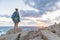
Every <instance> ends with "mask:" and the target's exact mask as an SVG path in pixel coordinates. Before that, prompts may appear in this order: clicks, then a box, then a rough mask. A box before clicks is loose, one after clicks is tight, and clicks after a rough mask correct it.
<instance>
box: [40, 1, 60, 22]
mask: <svg viewBox="0 0 60 40" xmlns="http://www.w3.org/2000/svg"><path fill="white" fill-rule="evenodd" d="M59 4H60V1H59V2H57V3H56V4H55V6H53V8H52V11H46V12H45V14H44V15H42V17H41V18H42V19H43V20H46V21H48V19H49V20H50V21H49V22H51V23H55V22H57V23H59V22H60V21H58V20H59V19H60V18H59V17H60V6H59ZM53 9H54V10H53Z"/></svg>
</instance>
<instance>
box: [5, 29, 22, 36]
mask: <svg viewBox="0 0 60 40" xmlns="http://www.w3.org/2000/svg"><path fill="white" fill-rule="evenodd" d="M18 32H22V29H21V28H18ZM18 32H17V33H18ZM9 34H15V33H14V30H13V29H10V30H8V32H7V33H6V35H9Z"/></svg>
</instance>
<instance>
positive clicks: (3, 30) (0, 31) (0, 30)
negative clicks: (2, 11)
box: [0, 26, 39, 35]
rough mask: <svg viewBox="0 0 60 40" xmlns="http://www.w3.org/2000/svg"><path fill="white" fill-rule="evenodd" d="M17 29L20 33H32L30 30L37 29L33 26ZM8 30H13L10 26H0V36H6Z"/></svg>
mask: <svg viewBox="0 0 60 40" xmlns="http://www.w3.org/2000/svg"><path fill="white" fill-rule="evenodd" d="M19 28H21V29H22V31H32V30H38V29H39V28H38V27H33V26H30V27H29V26H28V27H27V26H20V27H19ZM10 29H13V27H12V26H8V27H7V26H0V35H4V34H6V32H7V31H8V30H10Z"/></svg>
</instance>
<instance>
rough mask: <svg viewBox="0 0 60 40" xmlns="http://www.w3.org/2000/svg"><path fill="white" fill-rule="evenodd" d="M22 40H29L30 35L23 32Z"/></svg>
mask: <svg viewBox="0 0 60 40" xmlns="http://www.w3.org/2000/svg"><path fill="white" fill-rule="evenodd" d="M20 40H29V34H28V32H27V31H23V32H22V33H21V38H20Z"/></svg>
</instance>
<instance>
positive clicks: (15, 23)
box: [12, 8, 20, 32]
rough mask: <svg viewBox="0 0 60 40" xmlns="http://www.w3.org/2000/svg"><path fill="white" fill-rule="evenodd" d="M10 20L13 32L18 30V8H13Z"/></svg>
mask: <svg viewBox="0 0 60 40" xmlns="http://www.w3.org/2000/svg"><path fill="white" fill-rule="evenodd" d="M12 20H13V22H14V32H17V31H18V24H19V22H20V17H19V12H18V9H17V8H15V12H14V13H13V15H12Z"/></svg>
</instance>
